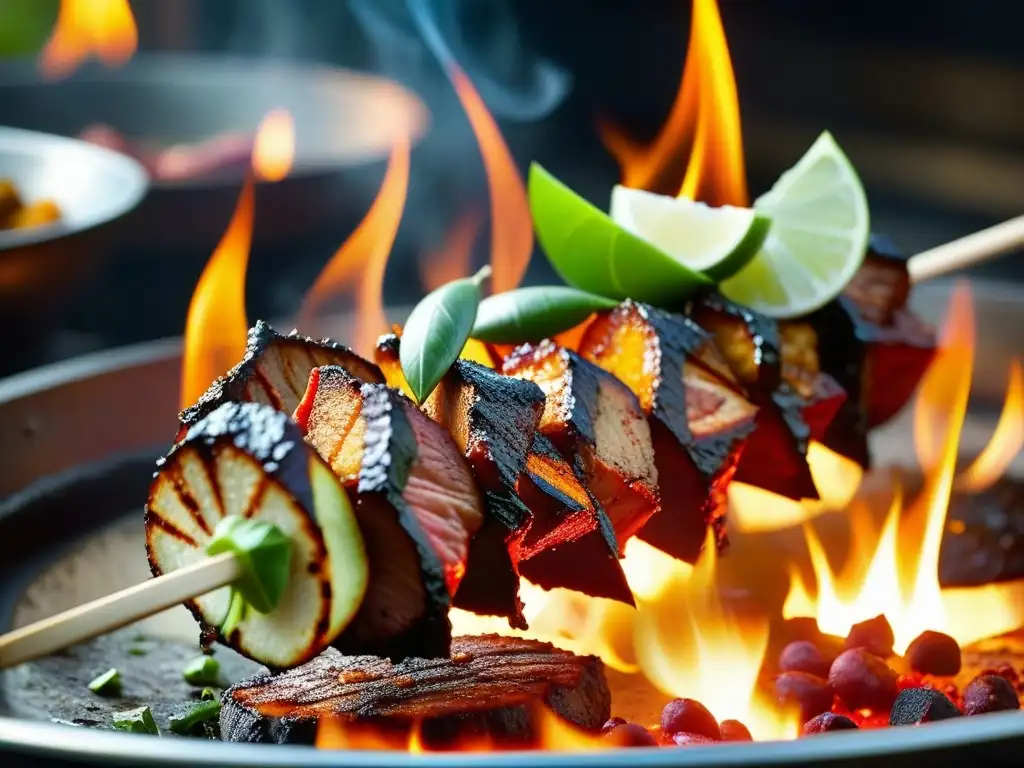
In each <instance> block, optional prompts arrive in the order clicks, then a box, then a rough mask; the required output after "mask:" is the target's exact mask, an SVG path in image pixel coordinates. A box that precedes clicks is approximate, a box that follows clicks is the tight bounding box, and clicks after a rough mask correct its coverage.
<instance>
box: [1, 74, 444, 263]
mask: <svg viewBox="0 0 1024 768" xmlns="http://www.w3.org/2000/svg"><path fill="white" fill-rule="evenodd" d="M274 108H284V109H287V110H289V111H290V112H291V113H292V115H293V116H294V118H295V125H296V157H295V165H294V168H293V171H292V173H291V175H290V177H289V178H288V179H286V180H285V181H283V182H281V183H278V184H265V185H261V188H260V190H259V192H258V193H257V207H258V209H260V210H264V211H271V210H273V211H275V212H276V213H275V215H274V216H262V217H258V219H259V225H258V227H257V231H256V237H255V240H254V245H255V247H256V248H260V247H263V246H274V245H280V244H282V243H286V242H288V241H289V239H290V238H293V237H296V236H299V235H301V236H310V235H312V234H316V233H317V232H323V231H324V230H325V229H327V230H330V228H331V226H332V224H333V223H334V222H336V220H337V214H338V206H339V204H343V200H344V196H345V184H344V181H343V179H342V178H341V176H342V172H343V171H345V170H346V169H353V168H356V167H359V166H366V165H369V164H372V163H374V162H378V161H381V160H382V159H383V158H385V157H386V155H387V153H388V151H389V149H390V147H391V146H392V144H393V142H394V139H395V138H396V137H397V136H399V135H404V136H410V137H412V139H413V140H414V141H415V140H418V139H419V138H420V137H421V136H422V135H423V133H424V131H425V130H426V127H427V123H428V117H427V110H426V108H425V107H424V105H423V104H422V103H421V102H420V100H419V99H418V98H416V96H414V95H413V94H412V93H410V92H409V91H407V90H405V89H404V88H402V87H401V86H399V85H397V84H395V83H393V82H391V81H388V80H384V79H382V78H379V77H373V76H370V75H364V74H359V73H356V72H352V71H348V70H342V69H337V68H333V67H328V66H318V65H307V64H293V63H286V62H268V61H261V60H250V59H245V58H228V57H219V56H194V55H175V54H143V55H139V56H136V57H135V58H134V59H132V60H131V61H130V62H129V63H128V64H127V65H126V66H124V67H121V68H118V69H107V68H104V67H101V66H98V65H87V66H85V67H83V68H82V69H80V70H78V71H77V72H75V73H74V74H73V75H72V76H70V77H68V78H66V79H62V80H56V81H48V80H44V79H42V77H41V76H40V75H39V74H38V71H37V66H36V63H35V62H34V61H14V62H5V63H0V124H7V125H12V126H16V127H21V128H28V129H33V130H39V131H46V132H48V133H55V134H60V135H65V136H76V135H78V134H79V133H80V132H81V131H82V130H83V129H84V128H87V127H88V126H91V125H95V124H104V125H107V126H110V127H112V128H114V129H116V130H117V131H119V132H120V133H122V134H124V135H125V136H126V137H128V138H129V139H133V140H140V141H147V142H152V143H155V144H157V145H159V146H171V145H174V144H181V143H184V144H191V143H196V142H200V141H203V140H206V139H210V138H212V137H216V136H219V135H222V134H231V133H246V134H252V133H253V132H255V130H256V128H257V126H258V125H259V121H260V120H261V119H262V117H263V116H264V115H265V114H266V113H267V111H269V110H271V109H274ZM243 172H244V171H243V168H239V167H235V168H233V169H231V170H228V171H225V172H222V173H214V174H212V175H208V176H203V177H196V178H191V179H187V180H181V181H174V182H159V181H158V182H155V183H154V184H153V187H152V189H151V191H150V193H149V195H147V197H146V199H145V200H144V201H143V204H142V205H141V206H140V207H139V209H138V210H137V211H136V212H135V214H134V215H133V216H132V217H130V219H129V225H130V226H129V227H128V228H127V229H126V231H125V232H124V233H123V235H122V241H121V243H120V244H121V246H122V248H124V249H126V250H132V249H136V250H142V251H145V252H147V253H150V252H152V251H153V250H158V251H159V250H169V249H179V250H182V249H189V250H198V251H200V252H203V253H207V254H208V253H209V251H210V249H211V248H212V247H213V245H215V244H216V242H217V240H218V238H219V236H220V235H221V234H222V233H223V231H224V227H225V224H226V222H227V221H228V218H229V217H230V215H231V211H232V208H233V206H234V204H235V201H236V199H237V197H238V191H239V187H240V184H241V180H242V174H243ZM378 175H379V174H378ZM349 191H351V190H349Z"/></svg>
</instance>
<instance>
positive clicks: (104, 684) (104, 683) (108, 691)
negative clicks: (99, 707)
mask: <svg viewBox="0 0 1024 768" xmlns="http://www.w3.org/2000/svg"><path fill="white" fill-rule="evenodd" d="M121 688H122V686H121V673H120V672H118V671H117V670H116V669H108V670H107V671H106V672H104V673H103V674H102V675H100V676H99V677H97V678H94V679H93V681H92V682H91V683H89V690H90V691H92V692H93V693H95V694H98V695H100V696H120V695H121Z"/></svg>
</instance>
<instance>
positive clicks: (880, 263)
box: [843, 233, 910, 327]
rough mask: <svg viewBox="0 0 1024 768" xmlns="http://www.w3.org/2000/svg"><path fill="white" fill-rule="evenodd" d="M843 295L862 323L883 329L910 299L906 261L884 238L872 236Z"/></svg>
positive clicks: (894, 246) (890, 323)
mask: <svg viewBox="0 0 1024 768" xmlns="http://www.w3.org/2000/svg"><path fill="white" fill-rule="evenodd" d="M843 294H844V295H845V296H846V297H847V298H848V299H850V301H852V302H853V303H854V305H855V306H856V307H857V310H858V312H859V313H860V316H861V317H862V318H863V319H864V321H865V322H867V323H870V324H872V325H878V326H882V327H886V326H890V325H892V324H893V320H894V318H895V315H896V312H897V311H899V310H901V309H904V308H905V307H906V305H907V299H909V298H910V273H909V272H908V271H907V257H906V255H905V254H903V253H901V252H900V250H899V249H898V248H896V245H895V244H894V243H893V242H892V241H891V240H890V239H889V238H887V237H885V236H884V235H878V234H874V233H873V234H872V235H871V239H870V240H869V241H868V251H867V254H865V256H864V263H863V264H861V267H860V269H858V270H857V274H855V275H854V276H853V279H851V280H850V282H849V283H847V284H846V288H845V289H843Z"/></svg>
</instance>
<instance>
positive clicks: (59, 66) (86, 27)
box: [39, 0, 139, 78]
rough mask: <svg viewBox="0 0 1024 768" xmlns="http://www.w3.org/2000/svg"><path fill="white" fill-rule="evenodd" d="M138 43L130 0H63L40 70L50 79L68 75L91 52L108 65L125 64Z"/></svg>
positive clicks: (41, 58) (43, 52)
mask: <svg viewBox="0 0 1024 768" xmlns="http://www.w3.org/2000/svg"><path fill="white" fill-rule="evenodd" d="M138 42H139V33H138V29H137V28H136V26H135V17H134V16H133V15H132V8H131V5H129V3H128V0H61V3H60V10H59V12H58V14H57V23H56V24H55V25H54V28H53V33H52V34H51V36H50V39H49V40H48V41H47V42H46V45H45V46H44V47H43V51H42V54H41V55H40V57H39V69H40V71H41V72H42V73H43V75H44V77H47V78H60V77H66V76H67V75H70V74H71V73H72V72H73V71H74V70H75V69H77V68H78V66H79V65H80V64H81V63H82V62H83V61H85V59H87V58H88V57H89V56H91V55H95V56H96V57H98V58H99V59H100V60H101V61H102V62H103V63H104V64H106V65H107V66H110V67H117V66H121V65H122V64H125V63H127V62H128V60H129V59H131V57H132V55H133V54H134V53H135V49H136V48H137V47H138Z"/></svg>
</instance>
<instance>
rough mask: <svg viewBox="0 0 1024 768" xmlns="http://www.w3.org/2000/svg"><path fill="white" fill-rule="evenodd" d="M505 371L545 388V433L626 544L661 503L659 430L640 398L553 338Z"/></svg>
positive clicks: (519, 352)
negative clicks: (655, 433)
mask: <svg viewBox="0 0 1024 768" xmlns="http://www.w3.org/2000/svg"><path fill="white" fill-rule="evenodd" d="M503 372H504V373H505V374H508V375H510V376H515V377H517V378H522V379H528V380H530V381H533V382H534V383H535V384H537V385H538V386H539V387H540V388H541V390H543V392H544V395H545V398H546V401H545V405H544V414H543V416H542V417H541V422H540V432H541V433H542V434H543V435H544V436H545V437H547V438H548V439H549V440H550V441H551V442H552V444H553V445H554V446H555V448H556V449H558V451H559V452H560V453H561V454H562V456H563V457H564V458H565V459H566V461H569V462H570V464H574V465H575V466H576V467H578V468H579V469H580V470H581V471H582V473H583V477H584V478H585V481H586V485H587V487H588V488H589V489H590V492H591V493H593V494H594V498H596V499H597V500H598V502H599V503H600V504H601V507H602V508H603V509H604V511H605V513H606V514H607V515H608V519H609V520H611V522H612V527H613V528H614V530H615V535H616V537H617V539H618V541H619V545H620V546H622V545H623V544H624V543H625V541H626V540H627V539H629V537H630V536H632V535H633V534H634V533H636V532H637V531H638V530H639V529H640V528H642V527H643V525H644V523H646V522H647V520H648V519H649V518H650V517H651V515H653V514H654V513H655V512H657V511H658V509H659V504H660V500H659V496H658V470H657V468H656V467H655V464H654V445H653V443H652V441H651V429H650V427H649V426H648V424H647V419H646V417H645V415H644V412H643V409H642V408H641V407H640V402H639V401H638V400H637V398H636V395H634V394H633V393H632V392H631V391H630V390H629V388H628V387H627V386H626V385H625V384H623V383H622V382H621V381H619V380H618V379H617V378H615V377H614V376H612V375H611V374H609V373H608V372H607V371H603V370H601V369H600V368H598V367H597V366H596V365H594V364H593V363H591V362H588V361H587V360H584V359H583V358H582V357H580V356H579V355H577V354H576V353H575V352H571V351H569V350H567V349H564V348H562V347H559V346H556V345H555V344H553V343H552V342H550V341H545V342H541V343H540V344H538V345H536V346H534V345H531V344H524V345H522V346H520V347H518V348H517V349H516V350H515V351H514V352H513V353H512V354H511V355H509V356H508V357H507V358H505V362H504V365H503Z"/></svg>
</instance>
